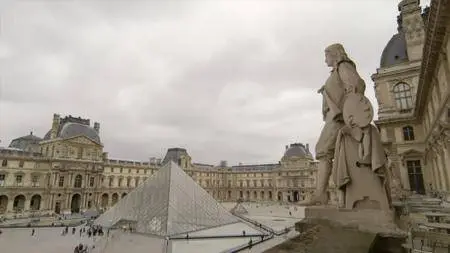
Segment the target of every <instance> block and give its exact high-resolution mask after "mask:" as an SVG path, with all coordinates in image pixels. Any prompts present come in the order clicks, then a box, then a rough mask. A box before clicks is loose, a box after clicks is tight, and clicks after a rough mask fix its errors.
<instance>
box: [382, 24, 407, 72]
mask: <svg viewBox="0 0 450 253" xmlns="http://www.w3.org/2000/svg"><path fill="white" fill-rule="evenodd" d="M407 61H408V53H407V51H406V39H405V34H404V33H403V32H399V33H397V34H395V35H394V36H392V38H391V39H390V40H389V42H388V43H387V45H386V47H385V48H384V50H383V53H382V54H381V60H380V67H381V68H386V67H390V66H392V65H396V64H399V63H402V62H407Z"/></svg>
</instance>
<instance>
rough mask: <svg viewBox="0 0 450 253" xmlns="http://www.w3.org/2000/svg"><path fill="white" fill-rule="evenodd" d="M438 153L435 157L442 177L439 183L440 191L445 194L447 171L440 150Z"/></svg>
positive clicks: (446, 189)
mask: <svg viewBox="0 0 450 253" xmlns="http://www.w3.org/2000/svg"><path fill="white" fill-rule="evenodd" d="M439 151H440V152H438V155H437V162H438V164H439V168H441V170H442V177H441V178H440V181H441V183H442V190H443V191H446V192H447V191H448V184H447V178H448V175H447V170H446V167H445V160H444V157H443V156H442V149H441V150H439Z"/></svg>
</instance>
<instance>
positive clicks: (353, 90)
mask: <svg viewBox="0 0 450 253" xmlns="http://www.w3.org/2000/svg"><path fill="white" fill-rule="evenodd" d="M352 93H356V88H355V86H353V85H350V86H349V87H347V88H345V94H352Z"/></svg>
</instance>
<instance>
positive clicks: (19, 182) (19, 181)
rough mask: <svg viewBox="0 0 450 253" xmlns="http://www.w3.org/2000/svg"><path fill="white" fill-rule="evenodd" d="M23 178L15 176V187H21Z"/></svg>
mask: <svg viewBox="0 0 450 253" xmlns="http://www.w3.org/2000/svg"><path fill="white" fill-rule="evenodd" d="M22 179H23V176H22V175H16V185H23V181H22Z"/></svg>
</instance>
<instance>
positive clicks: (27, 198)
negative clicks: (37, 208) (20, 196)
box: [23, 194, 31, 211]
mask: <svg viewBox="0 0 450 253" xmlns="http://www.w3.org/2000/svg"><path fill="white" fill-rule="evenodd" d="M30 203H31V194H30V195H25V203H24V207H23V210H24V211H29V210H30Z"/></svg>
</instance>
